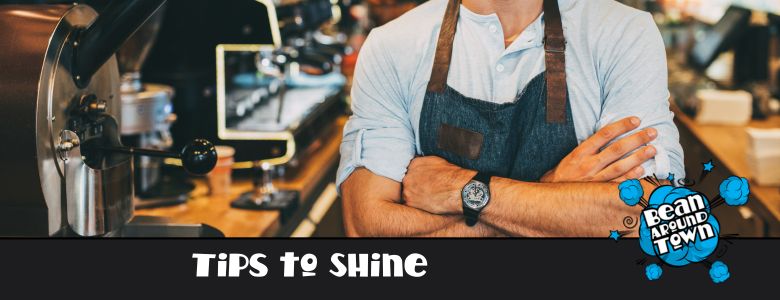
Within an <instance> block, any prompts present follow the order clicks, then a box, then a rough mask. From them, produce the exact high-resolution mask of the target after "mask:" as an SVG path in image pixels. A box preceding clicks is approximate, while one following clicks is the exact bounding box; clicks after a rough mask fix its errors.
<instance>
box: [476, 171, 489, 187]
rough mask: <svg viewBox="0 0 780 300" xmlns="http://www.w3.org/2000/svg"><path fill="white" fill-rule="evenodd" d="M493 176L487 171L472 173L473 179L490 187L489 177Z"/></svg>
mask: <svg viewBox="0 0 780 300" xmlns="http://www.w3.org/2000/svg"><path fill="white" fill-rule="evenodd" d="M491 177H493V175H490V174H488V173H482V172H478V173H477V175H474V179H472V180H476V181H479V182H482V183H484V184H485V185H486V186H488V187H490V178H491Z"/></svg>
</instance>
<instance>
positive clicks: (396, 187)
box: [342, 169, 499, 237]
mask: <svg viewBox="0 0 780 300" xmlns="http://www.w3.org/2000/svg"><path fill="white" fill-rule="evenodd" d="M400 188H401V186H400V184H398V183H397V182H394V181H392V180H390V179H387V178H384V177H381V176H377V175H374V174H373V173H371V172H370V171H368V170H366V169H358V170H355V172H354V173H353V174H352V175H351V176H350V177H349V178H348V179H347V181H345V182H344V184H343V185H342V193H343V195H342V196H343V200H344V206H343V211H344V224H345V227H346V229H347V234H348V235H350V236H380V237H397V236H407V237H408V236H411V237H426V236H436V237H482V236H495V235H497V234H499V233H498V231H496V230H495V229H492V228H490V227H489V226H487V225H484V224H483V225H479V226H475V227H468V226H466V225H465V223H464V221H463V218H462V217H459V216H440V215H434V214H430V213H428V212H425V211H422V210H419V209H415V208H411V207H408V206H405V205H403V204H400V203H399V202H400V198H401V196H400Z"/></svg>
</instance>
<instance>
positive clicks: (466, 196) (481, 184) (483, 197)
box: [460, 172, 492, 226]
mask: <svg viewBox="0 0 780 300" xmlns="http://www.w3.org/2000/svg"><path fill="white" fill-rule="evenodd" d="M490 177H492V176H491V175H490V174H486V173H482V172H479V173H477V175H476V176H474V178H472V179H471V181H469V183H467V184H466V185H465V186H464V187H463V190H461V192H460V198H461V200H462V201H463V216H464V217H465V219H466V225H468V226H474V225H476V224H477V221H479V214H480V213H481V212H482V210H483V209H484V208H485V206H487V204H488V202H490Z"/></svg>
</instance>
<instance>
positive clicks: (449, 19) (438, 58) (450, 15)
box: [428, 0, 461, 93]
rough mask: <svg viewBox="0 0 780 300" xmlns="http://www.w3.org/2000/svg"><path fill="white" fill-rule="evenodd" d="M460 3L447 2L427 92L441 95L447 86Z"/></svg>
mask: <svg viewBox="0 0 780 300" xmlns="http://www.w3.org/2000/svg"><path fill="white" fill-rule="evenodd" d="M460 1H461V0H449V1H448V3H447V10H446V11H444V20H443V21H442V22H441V30H439V41H438V42H436V54H435V56H434V57H433V71H432V72H431V80H430V81H428V91H429V92H435V93H441V92H443V91H444V87H446V86H447V75H448V74H449V73H450V60H452V43H453V41H455V28H456V27H457V25H458V16H459V15H460Z"/></svg>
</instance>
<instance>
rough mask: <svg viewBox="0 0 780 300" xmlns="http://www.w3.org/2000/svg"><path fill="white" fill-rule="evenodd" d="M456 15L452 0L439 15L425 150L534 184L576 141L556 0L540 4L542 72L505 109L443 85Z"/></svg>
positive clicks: (456, 2) (423, 119)
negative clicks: (542, 47) (543, 20)
mask: <svg viewBox="0 0 780 300" xmlns="http://www.w3.org/2000/svg"><path fill="white" fill-rule="evenodd" d="M459 10H460V0H451V1H449V3H448V5H447V11H446V12H445V14H444V21H443V22H442V27H441V32H440V34H439V40H438V42H437V48H436V54H435V57H434V65H433V72H432V73H431V80H430V82H429V84H428V90H427V92H426V94H425V98H424V100H423V107H422V112H421V116H420V124H419V130H420V148H421V150H422V153H423V155H433V156H439V157H441V158H444V159H446V160H447V161H449V162H450V163H452V164H455V165H457V166H460V167H462V168H466V169H470V170H477V171H480V172H484V173H488V174H491V175H494V176H499V177H504V178H512V179H516V180H521V181H528V182H534V181H539V178H541V177H542V175H544V173H546V172H547V171H549V170H551V169H552V168H554V167H555V166H557V165H558V163H559V162H560V161H561V160H562V159H563V158H564V157H565V156H566V155H568V154H569V153H570V152H571V151H572V150H574V148H575V147H577V144H578V143H577V137H576V133H575V130H574V122H573V120H572V114H571V108H570V105H569V101H568V93H567V86H566V74H565V58H564V47H565V41H564V39H563V29H562V26H561V19H560V12H559V9H558V3H557V0H545V1H544V11H545V30H544V31H545V65H546V69H547V70H546V71H545V72H544V73H542V74H539V75H538V76H536V77H535V78H534V79H532V80H531V81H530V82H529V83H528V84H527V85H526V87H525V88H524V89H523V91H522V92H520V94H519V95H518V96H517V98H516V99H515V101H514V102H511V103H503V104H497V103H493V102H489V101H484V100H479V99H473V98H469V97H466V96H463V95H462V94H460V93H458V92H457V91H456V90H454V89H453V88H451V87H449V86H448V85H447V74H448V71H449V64H450V59H451V55H452V41H453V40H454V37H455V30H456V25H457V21H458V12H459Z"/></svg>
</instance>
